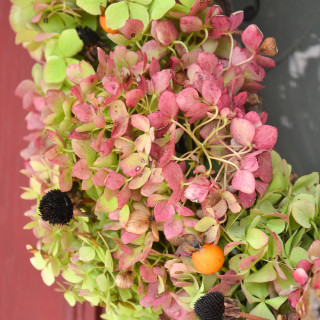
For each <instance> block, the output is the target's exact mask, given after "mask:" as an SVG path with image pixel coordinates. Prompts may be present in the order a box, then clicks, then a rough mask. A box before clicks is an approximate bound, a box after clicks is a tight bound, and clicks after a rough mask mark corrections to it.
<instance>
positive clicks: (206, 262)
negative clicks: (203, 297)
mask: <svg viewBox="0 0 320 320" xmlns="http://www.w3.org/2000/svg"><path fill="white" fill-rule="evenodd" d="M192 262H193V265H194V267H195V268H196V269H197V271H198V272H200V273H203V274H212V273H215V272H218V271H219V270H220V269H221V267H222V266H223V263H224V254H223V251H222V250H221V249H220V248H219V247H218V246H213V244H212V243H206V244H205V245H204V246H203V247H202V248H201V249H200V250H199V251H197V252H194V253H193V254H192Z"/></svg>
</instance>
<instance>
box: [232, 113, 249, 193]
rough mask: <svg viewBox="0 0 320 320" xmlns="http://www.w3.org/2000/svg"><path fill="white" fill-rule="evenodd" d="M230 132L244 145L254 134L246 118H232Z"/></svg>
mask: <svg viewBox="0 0 320 320" xmlns="http://www.w3.org/2000/svg"><path fill="white" fill-rule="evenodd" d="M230 132H231V134H232V137H233V138H234V140H235V141H236V142H237V143H239V144H241V145H244V146H246V145H248V144H250V143H251V142H252V140H253V138H254V136H255V128H254V125H253V124H252V123H251V122H250V121H248V120H246V119H239V118H234V119H233V120H232V122H231V126H230ZM249 193H250V192H249Z"/></svg>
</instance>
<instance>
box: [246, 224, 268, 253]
mask: <svg viewBox="0 0 320 320" xmlns="http://www.w3.org/2000/svg"><path fill="white" fill-rule="evenodd" d="M246 240H247V241H248V243H249V244H250V246H251V247H253V248H254V249H260V248H262V247H263V246H265V245H266V244H267V243H268V241H269V238H268V236H267V235H266V234H265V233H264V232H263V231H261V230H259V229H256V228H254V229H251V230H249V231H248V233H247V236H246Z"/></svg>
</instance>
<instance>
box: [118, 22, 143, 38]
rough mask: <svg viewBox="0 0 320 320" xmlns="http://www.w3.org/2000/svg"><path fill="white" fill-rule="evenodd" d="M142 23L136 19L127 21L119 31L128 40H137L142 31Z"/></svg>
mask: <svg viewBox="0 0 320 320" xmlns="http://www.w3.org/2000/svg"><path fill="white" fill-rule="evenodd" d="M143 28H144V26H143V22H142V21H141V20H138V19H128V20H127V21H126V24H125V25H124V27H123V28H122V29H121V30H120V31H121V32H122V34H123V35H124V36H125V37H126V38H127V39H129V40H132V39H135V38H137V37H138V36H139V35H140V33H141V32H142V31H143Z"/></svg>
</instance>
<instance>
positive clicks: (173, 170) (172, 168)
mask: <svg viewBox="0 0 320 320" xmlns="http://www.w3.org/2000/svg"><path fill="white" fill-rule="evenodd" d="M162 174H163V177H164V179H165V180H166V181H167V182H168V185H169V187H170V188H171V189H172V190H179V189H180V188H181V183H183V182H184V175H183V173H182V170H181V167H180V166H179V165H178V164H177V163H176V162H170V163H168V164H167V165H166V166H165V167H164V168H163V169H162Z"/></svg>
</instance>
